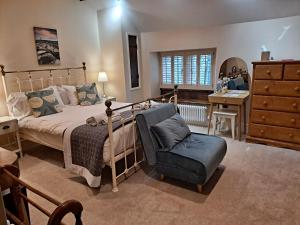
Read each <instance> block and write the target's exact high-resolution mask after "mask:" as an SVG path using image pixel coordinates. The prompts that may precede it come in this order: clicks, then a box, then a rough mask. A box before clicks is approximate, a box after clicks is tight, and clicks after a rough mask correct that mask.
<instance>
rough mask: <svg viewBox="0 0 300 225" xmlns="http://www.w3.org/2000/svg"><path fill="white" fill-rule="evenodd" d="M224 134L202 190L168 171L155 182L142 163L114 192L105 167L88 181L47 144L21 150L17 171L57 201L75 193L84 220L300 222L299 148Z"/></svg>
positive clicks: (96, 223) (219, 224) (37, 217)
mask: <svg viewBox="0 0 300 225" xmlns="http://www.w3.org/2000/svg"><path fill="white" fill-rule="evenodd" d="M226 140H227V143H228V152H227V155H226V158H225V159H224V161H223V163H222V165H223V166H221V167H220V169H218V170H217V171H216V173H215V175H214V177H213V178H212V179H211V181H210V182H209V183H208V184H207V185H206V186H205V188H204V194H199V193H197V192H196V191H195V187H194V186H190V185H187V184H183V183H180V182H176V181H174V180H171V179H167V180H166V181H164V182H161V181H159V180H158V175H157V174H156V173H155V172H154V171H153V170H152V169H151V168H149V167H147V166H144V167H143V170H139V171H138V172H137V173H136V174H134V175H133V176H131V177H130V178H129V179H128V180H126V181H124V182H123V183H121V184H120V185H119V192H118V193H112V192H111V185H110V183H109V170H106V171H105V175H104V185H103V186H102V187H101V189H100V190H99V189H91V188H88V187H87V186H86V185H85V183H84V181H83V180H82V179H81V178H79V177H77V176H76V175H74V174H72V173H70V172H68V171H66V170H65V169H63V168H62V164H63V158H62V154H61V153H59V152H58V151H54V150H50V149H40V148H36V149H33V150H30V151H26V153H27V154H26V155H25V157H24V158H23V159H22V160H21V162H20V165H21V173H22V178H23V179H24V180H25V181H27V182H28V183H30V184H31V185H33V186H35V187H37V188H39V189H40V190H42V191H44V192H46V193H47V194H49V195H51V196H53V197H55V198H57V199H58V200H60V201H65V200H69V199H77V200H79V201H80V202H81V203H82V204H83V207H84V212H83V223H84V224H85V225H102V224H114V225H125V224H126V225H134V224H141V225H147V224H155V225H163V224H164V225H167V224H168V225H175V224H178V225H183V224H195V225H200V224H206V225H209V224H214V225H227V224H228V225H235V224H241V225H248V224H249V225H297V224H300V152H296V151H293V150H287V149H280V148H274V147H268V146H264V145H256V144H248V143H245V142H238V141H233V140H232V139H230V138H226ZM30 196H31V197H32V198H34V199H36V197H35V196H33V195H32V194H31V195H30ZM40 202H41V204H43V205H45V206H47V207H49V205H48V204H46V203H44V202H43V201H40ZM50 209H53V207H52V206H51V207H50ZM31 211H32V212H31V219H32V223H33V224H36V225H42V224H46V218H45V217H44V216H42V215H41V214H40V213H37V212H36V210H33V209H32V210H31ZM72 221H73V220H72V219H71V217H70V218H69V217H68V218H67V220H66V222H67V223H68V224H74V223H72ZM70 222H71V223H70Z"/></svg>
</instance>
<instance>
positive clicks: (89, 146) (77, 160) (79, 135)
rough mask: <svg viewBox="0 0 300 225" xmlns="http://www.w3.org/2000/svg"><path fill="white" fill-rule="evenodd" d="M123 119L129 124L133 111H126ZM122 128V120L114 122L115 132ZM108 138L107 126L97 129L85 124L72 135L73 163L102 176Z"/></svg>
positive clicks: (94, 174)
mask: <svg viewBox="0 0 300 225" xmlns="http://www.w3.org/2000/svg"><path fill="white" fill-rule="evenodd" d="M120 114H121V117H122V118H124V119H125V124H126V123H129V122H130V121H131V120H129V118H130V116H131V115H132V114H131V111H130V110H129V111H124V112H122V113H120ZM121 126H122V123H121V121H120V120H118V121H115V122H113V131H115V130H117V129H119V128H120V127H121ZM107 137H108V128H107V124H105V125H103V124H99V125H98V126H96V127H93V126H90V125H87V124H84V125H81V126H79V127H77V128H75V129H74V130H73V131H72V133H71V152H72V163H73V164H75V165H78V166H82V167H84V168H86V169H87V170H89V172H90V173H91V174H92V175H93V176H101V172H102V167H103V146H104V143H105V140H106V139H107Z"/></svg>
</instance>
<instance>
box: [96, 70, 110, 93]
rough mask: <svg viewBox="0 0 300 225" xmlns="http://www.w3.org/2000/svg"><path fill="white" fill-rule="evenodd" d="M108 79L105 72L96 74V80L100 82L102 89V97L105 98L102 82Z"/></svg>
mask: <svg viewBox="0 0 300 225" xmlns="http://www.w3.org/2000/svg"><path fill="white" fill-rule="evenodd" d="M107 81H108V78H107V74H106V73H105V72H99V75H98V82H100V83H102V89H103V97H104V98H106V95H105V90H104V83H105V82H107Z"/></svg>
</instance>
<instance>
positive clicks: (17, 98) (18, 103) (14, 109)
mask: <svg viewBox="0 0 300 225" xmlns="http://www.w3.org/2000/svg"><path fill="white" fill-rule="evenodd" d="M7 107H8V112H9V115H10V116H13V117H15V118H16V119H18V120H19V119H23V118H24V117H26V116H29V115H31V114H32V112H31V108H30V105H29V103H28V99H27V96H26V95H25V93H24V92H14V93H11V94H10V95H9V96H8V99H7Z"/></svg>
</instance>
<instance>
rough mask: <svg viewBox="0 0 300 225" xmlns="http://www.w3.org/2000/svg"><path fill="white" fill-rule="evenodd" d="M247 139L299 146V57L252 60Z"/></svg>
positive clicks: (278, 144) (286, 145)
mask: <svg viewBox="0 0 300 225" xmlns="http://www.w3.org/2000/svg"><path fill="white" fill-rule="evenodd" d="M247 141H248V142H256V143H263V144H269V145H273V146H278V147H285V148H291V149H295V150H300V61H270V62H254V63H253V82H252V87H251V106H250V123H249V129H248V134H247Z"/></svg>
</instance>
